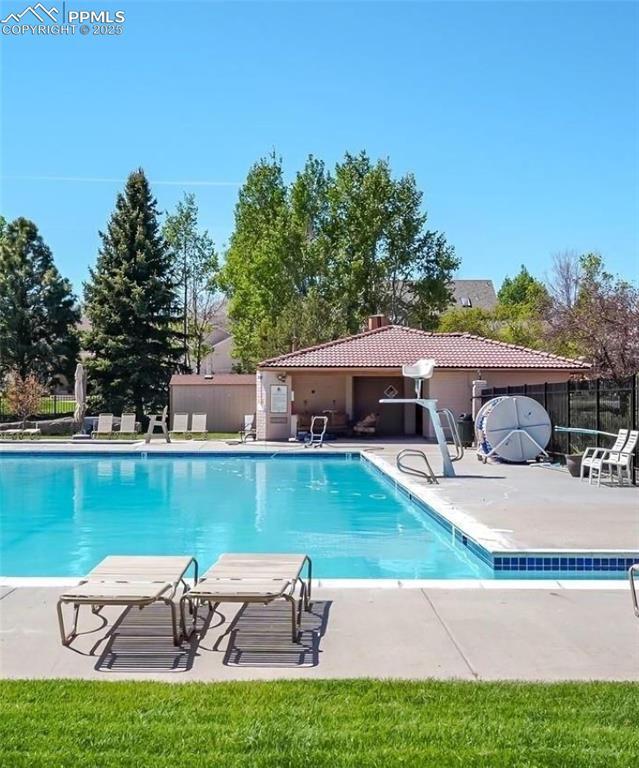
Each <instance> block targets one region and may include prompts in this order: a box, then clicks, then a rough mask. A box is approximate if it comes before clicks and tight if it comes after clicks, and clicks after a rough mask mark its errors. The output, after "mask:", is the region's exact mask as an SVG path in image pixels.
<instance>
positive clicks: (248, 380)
mask: <svg viewBox="0 0 639 768" xmlns="http://www.w3.org/2000/svg"><path fill="white" fill-rule="evenodd" d="M216 384H218V385H219V384H224V385H226V386H228V385H238V384H243V385H244V386H246V385H247V384H251V385H252V386H255V374H253V373H216V374H213V375H211V376H199V375H198V374H196V373H183V374H181V373H176V374H174V375H173V376H171V382H170V386H172V387H176V386H177V387H203V386H206V387H212V386H215V385H216Z"/></svg>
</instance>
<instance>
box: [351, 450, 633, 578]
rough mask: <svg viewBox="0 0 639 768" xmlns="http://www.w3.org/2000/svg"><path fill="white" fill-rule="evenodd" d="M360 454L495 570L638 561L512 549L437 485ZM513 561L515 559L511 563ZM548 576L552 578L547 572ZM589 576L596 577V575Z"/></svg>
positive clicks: (602, 568)
mask: <svg viewBox="0 0 639 768" xmlns="http://www.w3.org/2000/svg"><path fill="white" fill-rule="evenodd" d="M359 453H360V458H361V459H364V461H367V462H368V463H369V464H370V465H372V466H373V467H374V468H375V469H376V470H377V471H378V472H379V473H380V474H381V475H383V476H384V477H385V478H386V479H387V480H389V481H390V482H391V483H392V484H393V485H394V486H395V487H396V488H397V489H398V490H399V491H400V492H402V493H404V494H405V495H406V496H408V498H409V499H410V500H411V501H412V502H413V503H414V504H417V506H418V507H419V508H420V509H421V510H422V511H424V512H425V513H426V514H427V515H429V517H430V518H431V519H433V520H434V521H435V522H437V523H438V524H439V525H440V526H441V527H442V528H444V530H445V531H446V532H447V533H450V534H451V536H453V537H454V540H455V541H456V542H457V543H459V544H461V545H462V546H464V547H466V548H467V549H469V550H470V551H471V552H472V553H473V554H475V555H476V556H477V557H478V558H479V559H480V560H482V561H483V562H484V563H485V564H486V565H488V566H490V567H491V568H492V569H493V571H494V572H498V573H504V572H510V573H515V572H517V573H526V572H529V573H530V572H534V573H543V572H544V571H557V570H562V568H561V565H562V563H561V561H562V560H564V561H567V564H566V568H565V571H564V572H574V573H582V572H584V573H586V572H587V573H610V572H614V573H617V572H618V573H622V572H624V571H627V570H628V568H629V567H630V564H631V563H633V562H639V550H631V549H630V550H625V549H623V550H620V549H587V550H585V549H570V548H562V549H553V548H544V549H512V548H510V547H508V546H507V544H506V540H505V538H504V537H503V536H501V535H500V534H499V532H498V531H494V530H493V529H492V528H489V527H488V526H486V525H484V524H483V523H480V522H479V521H477V520H475V518H473V517H471V516H470V515H468V514H467V513H465V512H464V511H463V510H460V509H459V508H457V507H456V506H454V505H453V504H451V503H450V502H448V501H446V500H445V499H442V498H441V497H440V496H439V495H438V493H437V490H436V489H437V487H438V486H433V487H424V486H423V485H419V484H418V483H416V482H415V481H413V480H412V479H411V478H410V477H407V476H406V475H404V474H403V473H401V472H400V471H399V470H398V469H397V468H396V467H393V466H392V465H390V464H389V463H388V462H387V461H386V460H385V459H384V458H383V457H381V456H377V455H375V454H371V453H365V452H364V451H360V452H359ZM515 560H516V562H511V561H515ZM619 560H622V561H624V564H623V565H620V564H619V563H618V561H619ZM522 561H523V562H522ZM540 561H541V562H540ZM555 561H559V562H558V563H556V562H555ZM579 561H581V562H579ZM585 561H590V565H591V567H589V568H586V563H585ZM595 561H599V562H598V563H597V564H596V565H597V567H595ZM602 561H603V562H602ZM613 562H614V567H613ZM546 565H548V567H546ZM540 566H541V567H540ZM552 566H555V567H552ZM557 566H558V567H557ZM549 578H551V579H552V576H551V575H550V574H549ZM591 578H593V580H595V579H596V577H591ZM557 580H561V579H560V578H559V579H557ZM564 581H565V579H564Z"/></svg>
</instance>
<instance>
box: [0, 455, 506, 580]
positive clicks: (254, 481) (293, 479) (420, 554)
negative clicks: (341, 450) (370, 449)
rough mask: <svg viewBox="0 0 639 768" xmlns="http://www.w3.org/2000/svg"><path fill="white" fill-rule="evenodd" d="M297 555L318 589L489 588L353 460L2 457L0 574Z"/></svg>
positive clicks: (453, 547)
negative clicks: (399, 583)
mask: <svg viewBox="0 0 639 768" xmlns="http://www.w3.org/2000/svg"><path fill="white" fill-rule="evenodd" d="M287 551H288V552H307V553H309V554H310V555H311V557H312V559H313V565H314V571H315V574H316V575H317V576H320V577H325V578H407V579H411V578H490V576H491V574H492V572H491V569H490V567H489V566H488V565H486V564H484V563H483V562H482V561H481V560H479V559H478V558H477V557H476V556H475V555H473V554H472V553H470V552H469V551H468V550H467V549H466V548H465V547H463V546H461V545H459V544H454V543H453V542H452V541H451V535H450V533H446V532H445V531H444V530H443V529H442V528H441V527H440V526H438V525H437V523H436V522H434V521H433V520H432V519H431V518H430V517H429V516H428V515H427V514H425V513H424V511H423V510H421V509H420V508H419V507H417V506H416V505H415V504H413V503H412V502H411V501H409V499H408V498H406V497H405V496H404V495H403V494H401V493H399V492H398V491H396V490H395V489H394V487H393V485H392V484H391V483H390V482H388V481H386V480H385V479H384V478H383V477H382V476H381V475H380V474H379V473H378V472H377V471H375V470H374V469H372V468H371V467H370V466H368V464H367V462H364V461H360V460H358V459H357V458H353V459H351V460H349V459H345V458H338V457H335V458H328V457H326V458H319V457H315V456H313V457H312V458H311V457H308V458H306V457H302V458H293V457H287V458H284V457H280V458H246V457H223V458H221V457H215V458H211V457H180V458H176V457H159V456H153V457H149V458H146V459H145V458H137V457H120V456H117V457H112V456H101V457H93V456H91V457H88V456H83V457H78V456H74V457H69V456H64V457H49V456H42V455H41V456H37V457H35V456H29V457H24V456H23V457H17V456H14V457H2V458H1V459H0V574H1V575H4V576H80V575H83V574H85V573H86V572H87V571H89V570H90V569H91V568H92V567H93V566H95V565H96V564H97V563H98V562H99V561H100V560H101V559H102V558H103V557H105V556H106V555H109V554H140V555H142V554H193V555H195V556H196V557H197V559H198V561H199V563H200V566H201V567H202V568H207V567H208V566H209V565H211V564H212V563H213V562H214V560H215V559H216V558H217V556H218V555H219V554H220V553H222V552H287Z"/></svg>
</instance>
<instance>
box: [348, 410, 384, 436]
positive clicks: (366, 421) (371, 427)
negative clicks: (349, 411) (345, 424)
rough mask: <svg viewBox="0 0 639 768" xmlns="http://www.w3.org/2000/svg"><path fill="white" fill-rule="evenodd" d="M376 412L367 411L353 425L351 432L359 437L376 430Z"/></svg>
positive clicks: (371, 433) (369, 434) (377, 416)
mask: <svg viewBox="0 0 639 768" xmlns="http://www.w3.org/2000/svg"><path fill="white" fill-rule="evenodd" d="M378 419H379V414H378V413H369V414H367V415H366V416H364V418H363V419H360V420H359V421H358V422H357V424H355V426H354V427H353V433H354V434H356V435H358V436H360V437H371V436H372V435H374V434H375V433H376V431H377V422H378Z"/></svg>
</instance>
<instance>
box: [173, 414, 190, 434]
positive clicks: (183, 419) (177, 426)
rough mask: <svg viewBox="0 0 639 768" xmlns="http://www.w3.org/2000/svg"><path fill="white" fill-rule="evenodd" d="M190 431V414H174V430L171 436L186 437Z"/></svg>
mask: <svg viewBox="0 0 639 768" xmlns="http://www.w3.org/2000/svg"><path fill="white" fill-rule="evenodd" d="M188 431H189V414H188V413H174V414H173V429H172V430H171V432H170V434H171V435H185V436H186V433H187V432H188Z"/></svg>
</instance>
